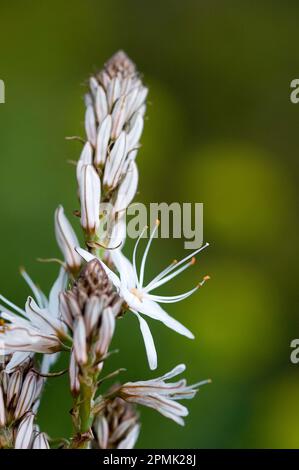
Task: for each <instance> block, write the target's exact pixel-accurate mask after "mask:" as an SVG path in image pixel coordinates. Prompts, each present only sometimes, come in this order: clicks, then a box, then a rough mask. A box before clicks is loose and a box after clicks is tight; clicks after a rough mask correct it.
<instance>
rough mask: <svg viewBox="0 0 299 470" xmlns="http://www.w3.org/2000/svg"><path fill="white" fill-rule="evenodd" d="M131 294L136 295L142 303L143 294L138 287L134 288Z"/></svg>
mask: <svg viewBox="0 0 299 470" xmlns="http://www.w3.org/2000/svg"><path fill="white" fill-rule="evenodd" d="M131 292H132V294H133V295H135V297H137V299H138V300H140V302H142V298H143V293H142V292H140V291H139V290H138V289H136V287H132V289H131Z"/></svg>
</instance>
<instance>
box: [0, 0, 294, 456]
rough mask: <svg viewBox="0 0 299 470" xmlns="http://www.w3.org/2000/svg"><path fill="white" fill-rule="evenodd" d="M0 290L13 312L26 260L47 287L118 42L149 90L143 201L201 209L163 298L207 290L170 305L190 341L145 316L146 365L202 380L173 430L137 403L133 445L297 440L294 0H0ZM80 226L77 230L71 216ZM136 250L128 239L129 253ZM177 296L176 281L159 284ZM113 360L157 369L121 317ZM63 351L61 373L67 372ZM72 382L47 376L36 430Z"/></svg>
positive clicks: (60, 425)
mask: <svg viewBox="0 0 299 470" xmlns="http://www.w3.org/2000/svg"><path fill="white" fill-rule="evenodd" d="M0 7H1V12H0V17H1V20H0V22H1V28H0V50H1V54H0V78H1V79H2V80H4V81H5V84H6V103H5V104H2V105H0V155H1V158H0V177H1V182H0V217H1V231H0V246H1V252H0V262H1V285H0V289H1V292H2V293H3V294H4V295H6V296H7V297H9V298H11V299H14V301H15V302H16V303H18V304H20V305H22V304H23V303H24V301H25V298H26V295H28V290H27V288H26V286H25V285H24V283H23V282H22V280H21V279H20V277H19V275H18V266H20V265H24V266H25V267H26V268H27V270H28V272H29V273H30V274H31V275H32V277H33V278H34V279H36V280H38V281H39V284H40V285H41V286H42V288H43V289H44V290H45V291H47V290H48V289H49V288H50V286H51V283H52V282H53V280H54V278H55V276H56V274H57V267H56V266H55V265H51V264H41V263H38V262H37V261H36V258H37V257H51V256H60V254H59V250H58V249H57V246H56V243H55V239H54V236H53V213H54V210H55V208H56V207H57V205H58V204H59V203H62V204H63V205H64V207H65V209H66V211H67V214H68V215H69V216H71V213H72V211H73V210H74V209H77V208H78V202H77V199H76V183H75V176H74V167H72V166H71V165H69V164H68V163H67V160H75V159H77V158H78V156H79V152H80V148H81V147H80V144H78V143H75V142H67V141H65V136H68V135H75V134H77V135H83V119H84V118H83V116H84V114H83V113H84V104H83V95H84V91H85V80H86V78H87V77H88V76H89V74H90V73H91V72H93V71H95V70H97V69H98V68H100V67H101V66H102V64H103V62H104V61H105V60H107V59H108V58H109V56H111V55H112V54H113V53H114V52H115V51H116V50H118V49H120V48H122V49H124V50H125V51H126V52H127V53H128V54H129V55H130V56H131V57H132V59H133V60H134V61H135V62H136V63H137V65H138V68H139V70H140V71H141V72H142V74H143V76H144V81H145V83H146V84H147V86H148V87H149V89H150V94H149V104H148V112H147V120H146V123H145V131H144V136H143V138H142V148H141V150H140V152H139V155H138V165H139V170H140V184H139V195H138V198H137V199H138V200H139V201H142V202H147V203H148V202H151V201H152V202H159V201H166V202H172V201H180V202H186V201H193V202H203V203H204V234H205V240H206V241H209V242H210V243H211V247H210V248H209V249H208V250H206V251H205V252H204V253H203V254H202V256H201V257H200V259H199V262H198V263H197V264H196V265H195V267H194V268H193V269H190V270H188V271H187V272H186V273H185V274H184V275H183V276H182V277H180V279H179V280H177V281H175V282H174V283H173V287H172V286H170V285H169V286H167V288H166V292H165V293H170V294H173V293H176V292H177V290H179V291H183V290H184V289H188V288H190V286H192V285H194V282H197V281H198V279H200V278H201V277H202V275H204V274H206V273H209V274H210V275H211V277H212V280H211V281H210V283H208V285H207V286H205V288H204V289H202V290H201V291H200V292H199V293H197V294H196V295H194V296H192V297H191V298H189V299H187V300H186V301H185V302H183V303H179V304H173V305H170V307H169V309H168V311H169V313H170V314H173V315H174V316H175V317H176V318H178V319H180V320H181V321H182V322H183V323H184V324H185V325H186V326H188V327H190V328H191V329H192V330H193V331H194V333H195V335H196V340H195V341H189V340H187V339H186V338H183V337H180V336H179V335H176V334H175V333H173V332H171V331H170V330H167V329H166V328H165V327H163V326H161V325H157V324H156V323H153V322H151V326H152V329H153V333H154V337H155V340H156V343H157V348H158V354H159V369H158V374H160V373H163V372H164V371H167V370H169V369H170V368H172V367H173V366H174V365H176V364H178V363H180V362H184V363H186V364H187V365H188V370H187V377H188V379H189V381H197V380H199V379H204V378H207V377H211V378H212V379H213V383H212V384H211V385H209V386H206V387H204V388H203V389H201V391H200V393H199V395H198V396H197V398H196V399H194V400H193V401H192V402H190V403H188V405H189V408H190V416H189V417H188V418H187V420H186V426H185V428H181V427H179V426H177V425H176V424H174V423H172V422H170V421H168V420H167V419H165V418H163V417H161V416H160V415H158V414H157V413H155V412H154V411H152V410H141V414H142V421H143V429H142V433H141V437H140V440H139V443H138V446H139V447H148V448H159V447H169V448H179V447H182V448H184V447H189V448H190V447H193V448H194V447H199V448H201V447H203V448H205V447H208V448H215V447H221V448H227V447H228V448H235V447H258V448H260V447H298V445H299V399H298V397H299V365H298V366H296V365H292V364H291V363H290V360H289V355H290V341H291V339H293V338H296V337H298V336H299V314H298V308H297V307H298V287H297V281H298V222H297V220H298V219H297V214H298V199H299V192H298V182H297V181H298V147H299V145H298V126H299V104H298V105H297V106H296V105H294V104H292V103H291V102H290V99H289V94H290V82H291V80H292V79H294V78H298V75H299V68H298V66H299V62H298V47H297V44H298V16H299V5H298V2H295V1H285V2H283V3H282V2H275V1H272V2H268V1H263V2H258V1H247V0H246V1H243V2H239V1H236V2H231V1H226V2H221V1H220V0H212V1H209V2H208V1H199V0H197V1H195V0H194V1H192V0H185V1H184V2H183V1H179V0H164V1H163V2H161V1H156V0H151V1H142V2H141V1H138V0H125V1H124V0H122V1H121V0H114V1H113V2H111V1H108V0H103V1H95V0H84V1H83V0H72V1H65V2H61V1H57V0H51V1H41V0H40V1H30V0H27V1H26V2H24V1H20V0H14V1H12V2H7V1H3V0H1V1H0ZM72 221H73V224H74V225H75V227H76V229H77V232H78V233H80V229H79V224H78V222H77V220H75V218H73V219H72ZM131 248H132V245H130V243H129V244H128V246H127V253H131ZM183 254H184V249H183V240H167V241H165V240H156V241H155V243H154V245H153V249H152V251H151V258H150V263H149V265H148V268H149V271H150V272H149V275H150V274H154V273H155V272H157V271H158V270H159V268H160V267H161V268H162V267H163V266H164V265H165V264H166V263H168V262H169V260H170V259H173V258H174V257H176V258H178V257H179V256H181V255H183ZM172 289H173V290H172ZM114 347H119V348H120V351H121V352H120V354H119V355H118V356H117V357H116V356H115V357H113V359H111V362H110V363H109V366H108V368H107V371H108V369H111V370H112V369H113V367H119V366H122V367H126V368H127V369H128V372H126V374H125V375H124V377H125V379H126V380H130V379H140V378H144V379H146V378H149V377H152V376H154V374H153V373H150V372H149V370H148V367H147V363H146V358H145V353H144V348H143V344H142V339H141V335H140V333H139V328H138V324H137V321H136V320H135V318H134V317H132V316H131V314H128V315H127V316H126V317H125V318H124V319H123V320H122V321H120V322H119V325H118V330H117V335H116V337H115V341H114ZM65 364H66V357H61V360H60V363H59V364H57V365H56V369H57V370H59V369H60V368H63V367H64V366H65ZM70 408H71V399H70V396H69V392H68V384H67V378H66V377H62V378H53V379H52V380H49V381H48V384H47V387H46V394H45V396H44V399H43V401H42V406H41V413H40V424H41V426H42V428H43V430H47V431H48V432H49V433H50V434H51V435H53V436H55V437H58V436H65V435H68V434H69V432H70V430H71V420H70V416H69V414H68V411H69V409H70Z"/></svg>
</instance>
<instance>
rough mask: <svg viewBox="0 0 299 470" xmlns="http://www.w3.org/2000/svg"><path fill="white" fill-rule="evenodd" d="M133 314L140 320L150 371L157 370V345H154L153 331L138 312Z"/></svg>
mask: <svg viewBox="0 0 299 470" xmlns="http://www.w3.org/2000/svg"><path fill="white" fill-rule="evenodd" d="M133 313H134V314H135V315H136V316H137V318H138V320H139V325H140V330H141V333H142V336H143V341H144V345H145V350H146V355H147V359H148V363H149V366H150V369H151V370H154V369H156V368H157V352H156V348H155V343H154V340H153V337H152V334H151V331H150V329H149V326H148V324H147V323H146V321H145V320H144V319H143V318H142V317H141V315H139V314H138V313H137V312H133Z"/></svg>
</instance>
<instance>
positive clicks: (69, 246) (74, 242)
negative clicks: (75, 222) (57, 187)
mask: <svg viewBox="0 0 299 470" xmlns="http://www.w3.org/2000/svg"><path fill="white" fill-rule="evenodd" d="M55 235H56V240H57V244H58V246H59V248H60V249H61V251H62V254H63V256H64V259H65V262H66V264H67V266H68V268H69V269H70V271H73V272H77V271H78V269H79V268H80V266H81V258H80V256H79V255H78V253H76V251H75V247H76V246H78V245H79V242H78V238H77V236H76V234H75V232H74V230H73V227H72V226H71V224H70V222H69V221H68V219H67V218H66V216H65V214H64V210H63V207H62V206H58V208H57V209H56V211H55Z"/></svg>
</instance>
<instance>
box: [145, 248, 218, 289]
mask: <svg viewBox="0 0 299 470" xmlns="http://www.w3.org/2000/svg"><path fill="white" fill-rule="evenodd" d="M208 246H209V243H206V244H205V245H204V246H202V247H201V248H198V250H195V251H193V253H190V255H187V256H186V257H185V258H183V259H182V260H180V261H176V263H172V265H170V266H169V267H168V268H166V269H165V270H164V271H162V272H161V273H160V274H159V275H158V276H156V277H155V278H154V279H153V280H152V281H151V282H150V283H149V284H148V285H147V286H146V291H147V292H149V291H151V290H153V289H156V287H158V286H161V285H163V284H165V282H168V281H169V280H170V279H172V278H173V277H175V276H176V275H177V274H179V273H180V272H182V271H184V269H186V268H187V267H189V266H191V265H193V264H194V263H195V262H196V259H195V255H197V254H198V253H199V252H200V251H202V250H204V249H205V248H207V247H208ZM190 258H192V259H191V262H190V263H188V264H187V265H186V267H184V269H181V270H178V271H177V272H176V274H174V276H171V277H170V276H167V278H165V276H166V274H169V273H170V272H171V271H173V270H174V269H177V268H178V267H179V266H180V265H181V264H183V263H184V262H185V261H187V260H188V259H190ZM163 278H164V279H163ZM160 279H161V282H158V281H160ZM162 280H163V281H164V282H162ZM153 285H155V287H153Z"/></svg>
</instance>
